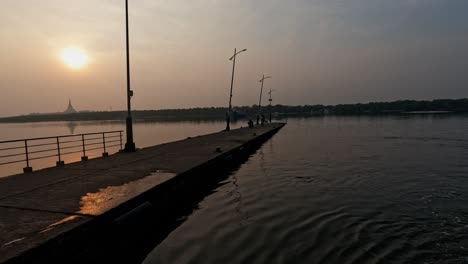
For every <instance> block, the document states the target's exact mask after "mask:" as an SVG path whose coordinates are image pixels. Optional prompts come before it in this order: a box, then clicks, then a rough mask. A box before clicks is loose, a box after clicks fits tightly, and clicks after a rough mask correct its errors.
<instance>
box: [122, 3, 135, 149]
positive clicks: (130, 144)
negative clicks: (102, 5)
mask: <svg viewBox="0 0 468 264" xmlns="http://www.w3.org/2000/svg"><path fill="white" fill-rule="evenodd" d="M125 26H126V40H127V107H128V112H127V119H126V123H127V142H126V143H125V148H124V151H126V152H134V151H135V150H136V148H135V142H133V123H132V110H131V103H130V100H131V98H132V96H133V91H132V90H131V89H130V48H129V40H128V0H125Z"/></svg>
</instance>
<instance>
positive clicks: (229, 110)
mask: <svg viewBox="0 0 468 264" xmlns="http://www.w3.org/2000/svg"><path fill="white" fill-rule="evenodd" d="M246 50H247V49H243V50H241V51H239V52H237V49H234V55H232V57H231V58H230V59H229V60H231V61H232V78H231V92H230V94H229V107H228V111H227V113H226V131H229V130H231V126H230V125H231V109H232V104H231V101H232V87H233V86H234V69H235V67H236V57H237V54H239V53H241V52H244V51H246Z"/></svg>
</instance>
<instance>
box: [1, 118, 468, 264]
mask: <svg viewBox="0 0 468 264" xmlns="http://www.w3.org/2000/svg"><path fill="white" fill-rule="evenodd" d="M239 125H240V124H238V126H239ZM72 126H74V131H68V130H69V129H70V127H72ZM123 128H124V124H122V123H109V122H102V123H96V122H83V123H76V124H75V125H70V124H69V123H39V124H15V125H14V124H1V125H0V129H2V131H3V133H6V132H5V131H8V133H9V136H8V138H5V137H3V138H1V139H0V140H4V139H11V138H12V136H13V135H16V136H21V137H27V136H31V135H32V136H46V135H52V134H53V135H55V134H64V133H65V134H68V133H69V132H74V133H83V132H92V131H102V130H116V129H123ZM222 128H223V123H222V122H198V123H190V122H177V123H137V124H136V125H135V138H136V140H135V141H136V142H137V145H139V146H141V147H144V146H148V145H153V144H158V143H162V142H168V141H173V140H178V139H183V138H186V137H188V136H194V135H198V134H205V133H210V132H216V131H219V130H221V129H222ZM38 134H40V135H38ZM4 135H6V134H2V136H4ZM216 186H217V187H216V188H215V189H214V190H212V191H211V192H209V194H208V195H207V196H206V197H205V198H204V199H203V200H202V201H201V202H200V203H199V204H198V205H197V206H196V209H195V210H193V212H192V213H190V214H189V215H184V216H181V219H182V220H181V224H180V225H179V226H178V227H177V228H176V229H175V230H173V231H172V232H171V233H170V234H169V235H168V237H166V238H165V239H164V240H163V241H162V242H161V243H160V244H159V245H157V246H156V247H155V248H154V249H153V250H152V251H151V252H149V253H148V255H147V257H146V259H145V260H144V263H146V264H149V263H213V264H214V263H225V264H226V263H467V262H468V251H467V249H468V209H467V206H466V205H467V204H468V195H467V192H466V190H467V188H468V117H464V116H406V117H403V116H402V117H320V118H309V119H289V120H288V124H287V125H286V126H285V127H284V128H283V129H282V130H280V131H279V132H278V133H277V134H276V135H275V136H274V137H273V138H272V139H270V140H269V141H267V142H266V143H265V144H264V145H263V146H262V147H261V148H260V149H259V150H257V152H256V153H254V154H252V156H251V157H250V158H249V159H248V160H247V162H246V163H244V164H242V165H241V166H240V167H239V168H238V169H236V170H235V171H232V172H231V173H230V174H229V175H228V177H227V178H223V180H222V182H220V183H219V184H218V185H216Z"/></svg>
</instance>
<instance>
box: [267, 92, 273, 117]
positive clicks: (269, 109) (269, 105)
mask: <svg viewBox="0 0 468 264" xmlns="http://www.w3.org/2000/svg"><path fill="white" fill-rule="evenodd" d="M273 91H274V90H272V89H271V88H270V91H269V92H268V94H269V95H270V99H268V101H270V104H269V107H268V108H269V110H270V123H271V102H272V101H273V99H271V94H272V93H273Z"/></svg>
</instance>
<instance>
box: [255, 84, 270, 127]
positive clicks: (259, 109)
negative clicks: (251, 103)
mask: <svg viewBox="0 0 468 264" xmlns="http://www.w3.org/2000/svg"><path fill="white" fill-rule="evenodd" d="M270 78H271V76H267V77H265V75H263V76H262V79H261V80H260V81H259V82H261V83H262V86H261V88H260V99H259V100H258V114H257V125H258V124H259V120H260V111H261V109H262V94H263V82H264V81H265V80H266V79H270Z"/></svg>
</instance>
